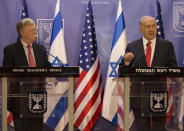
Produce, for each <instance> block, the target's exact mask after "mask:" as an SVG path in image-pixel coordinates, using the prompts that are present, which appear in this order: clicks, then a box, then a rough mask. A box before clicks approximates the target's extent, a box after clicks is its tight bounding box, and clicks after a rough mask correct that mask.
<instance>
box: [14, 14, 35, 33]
mask: <svg viewBox="0 0 184 131" xmlns="http://www.w3.org/2000/svg"><path fill="white" fill-rule="evenodd" d="M27 25H35V22H34V20H33V19H31V18H23V19H21V20H20V21H19V22H18V23H17V25H16V29H17V32H18V34H19V36H20V32H21V31H22V30H24V28H25V27H26V26H27Z"/></svg>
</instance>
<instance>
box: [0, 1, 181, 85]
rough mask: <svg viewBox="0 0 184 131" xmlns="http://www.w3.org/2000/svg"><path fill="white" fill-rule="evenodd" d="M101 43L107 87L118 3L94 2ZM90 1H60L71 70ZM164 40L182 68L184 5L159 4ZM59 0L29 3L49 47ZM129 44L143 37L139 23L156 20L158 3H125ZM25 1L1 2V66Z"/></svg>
mask: <svg viewBox="0 0 184 131" xmlns="http://www.w3.org/2000/svg"><path fill="white" fill-rule="evenodd" d="M91 2H92V6H93V10H94V21H95V29H96V36H97V42H98V51H99V57H100V64H101V71H102V73H103V76H104V77H103V84H104V83H105V78H106V73H107V68H108V61H109V56H110V50H111V45H112V39H113V31H114V24H115V18H116V12H117V10H116V9H117V5H118V0H91ZM87 3H88V0H61V14H62V21H63V23H64V24H63V25H64V39H65V45H66V53H67V58H68V64H69V66H73V65H77V62H78V57H79V50H80V48H79V47H80V44H81V36H82V30H83V25H84V19H85V11H86V8H87ZM160 3H161V9H162V17H163V28H164V34H165V39H168V40H170V41H172V42H173V44H174V47H175V52H176V56H177V61H178V63H179V66H183V59H184V53H183V50H184V44H183V42H184V11H183V8H184V1H183V0H173V1H170V0H160ZM55 4H56V0H39V1H38V0H27V7H28V13H29V17H31V18H33V19H34V20H35V22H36V24H37V27H38V29H39V38H38V41H39V43H41V44H45V45H46V46H47V45H48V42H49V34H50V31H51V29H50V28H51V27H52V26H51V23H52V20H51V19H53V18H54V11H55ZM122 7H123V12H124V17H125V24H126V30H127V37H128V41H129V42H130V41H133V40H135V39H138V38H140V37H141V34H140V32H139V30H138V27H139V23H138V21H139V19H140V17H142V16H144V15H152V16H154V17H155V16H156V0H136V1H135V0H122ZM21 8H22V0H0V66H2V58H3V48H4V47H5V46H6V45H7V44H10V43H12V42H15V41H16V40H17V32H16V27H15V26H16V23H17V22H18V21H19V20H20V17H21V11H22V9H21Z"/></svg>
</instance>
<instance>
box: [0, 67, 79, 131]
mask: <svg viewBox="0 0 184 131" xmlns="http://www.w3.org/2000/svg"><path fill="white" fill-rule="evenodd" d="M0 75H1V79H2V130H3V131H7V98H8V97H7V93H8V91H7V89H8V78H12V77H13V78H16V77H19V78H21V77H22V78H25V77H33V78H34V77H56V78H61V77H62V78H67V79H68V85H69V86H68V90H69V91H68V108H69V126H68V130H69V131H73V124H74V122H73V120H74V117H73V113H74V107H73V106H74V94H73V93H74V91H73V89H74V79H75V78H76V77H78V76H79V67H51V68H44V67H43V68H39V67H13V68H0Z"/></svg>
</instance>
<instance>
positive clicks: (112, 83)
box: [102, 0, 127, 124]
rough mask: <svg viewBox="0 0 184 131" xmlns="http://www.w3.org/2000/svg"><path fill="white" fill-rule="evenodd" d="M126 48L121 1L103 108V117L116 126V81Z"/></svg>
mask: <svg viewBox="0 0 184 131" xmlns="http://www.w3.org/2000/svg"><path fill="white" fill-rule="evenodd" d="M126 46H127V37H126V30H125V22H124V16H123V11H122V6H121V1H120V0H119V3H118V10H117V17H116V23H115V29H114V37H113V42H112V47H111V56H110V61H109V67H108V72H107V78H106V85H105V92H104V98H103V107H102V116H103V117H104V118H105V119H107V120H109V121H112V122H113V123H115V124H117V96H115V94H113V92H114V90H115V87H116V84H117V81H116V80H114V79H115V78H116V77H118V66H119V64H120V62H121V60H122V58H123V55H124V54H125V49H126Z"/></svg>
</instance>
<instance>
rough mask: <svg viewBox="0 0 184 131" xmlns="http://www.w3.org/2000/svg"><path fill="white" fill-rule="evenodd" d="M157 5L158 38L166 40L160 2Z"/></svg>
mask: <svg viewBox="0 0 184 131" xmlns="http://www.w3.org/2000/svg"><path fill="white" fill-rule="evenodd" d="M156 5H157V14H156V22H157V38H162V39H164V30H163V25H162V14H161V7H160V2H159V1H158V0H157V1H156Z"/></svg>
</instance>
